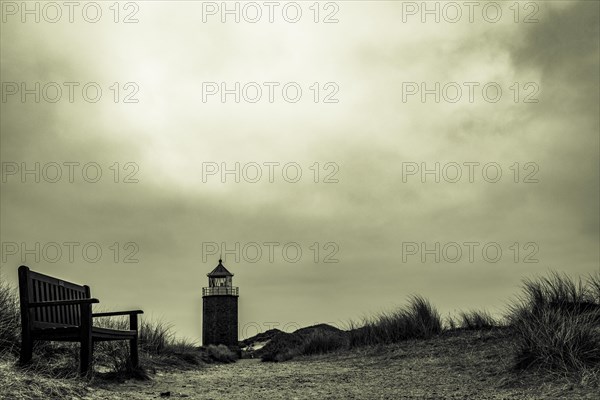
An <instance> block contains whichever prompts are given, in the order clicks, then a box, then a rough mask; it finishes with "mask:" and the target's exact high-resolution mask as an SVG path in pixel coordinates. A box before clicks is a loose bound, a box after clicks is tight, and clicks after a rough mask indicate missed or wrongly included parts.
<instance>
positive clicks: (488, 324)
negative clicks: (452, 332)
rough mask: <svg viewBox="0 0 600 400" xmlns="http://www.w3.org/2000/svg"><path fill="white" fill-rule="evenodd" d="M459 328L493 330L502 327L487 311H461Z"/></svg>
mask: <svg viewBox="0 0 600 400" xmlns="http://www.w3.org/2000/svg"><path fill="white" fill-rule="evenodd" d="M458 321H459V323H458V327H459V328H461V329H466V330H476V331H477V330H482V329H492V328H494V327H497V326H499V325H500V323H499V322H498V321H496V319H495V318H494V317H492V315H491V314H490V313H488V312H487V311H480V310H474V311H461V312H460V313H459V314H458Z"/></svg>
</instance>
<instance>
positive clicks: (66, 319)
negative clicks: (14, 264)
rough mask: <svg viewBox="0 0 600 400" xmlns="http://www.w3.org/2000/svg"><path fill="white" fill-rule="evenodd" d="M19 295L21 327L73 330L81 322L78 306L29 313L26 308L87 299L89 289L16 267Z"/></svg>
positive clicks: (43, 309)
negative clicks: (44, 302)
mask: <svg viewBox="0 0 600 400" xmlns="http://www.w3.org/2000/svg"><path fill="white" fill-rule="evenodd" d="M19 294H20V302H21V319H22V321H21V322H22V323H23V326H29V327H30V328H45V327H60V326H77V325H79V324H80V322H81V318H80V315H79V306H78V305H69V306H55V307H36V308H32V309H29V308H28V304H29V303H37V302H41V301H55V300H76V299H89V298H90V288H89V286H85V285H84V286H82V285H77V284H75V283H71V282H67V281H63V280H61V279H58V278H54V277H52V276H49V275H44V274H40V273H39V272H34V271H31V270H30V269H29V268H28V267H26V266H24V265H22V266H21V267H19ZM28 309H29V312H27V310H28Z"/></svg>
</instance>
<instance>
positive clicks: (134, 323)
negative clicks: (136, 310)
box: [129, 314, 140, 368]
mask: <svg viewBox="0 0 600 400" xmlns="http://www.w3.org/2000/svg"><path fill="white" fill-rule="evenodd" d="M129 329H130V330H132V331H135V339H131V340H130V341H129V355H130V357H131V366H132V368H138V367H139V366H140V359H139V356H138V336H139V328H138V316H137V314H130V315H129Z"/></svg>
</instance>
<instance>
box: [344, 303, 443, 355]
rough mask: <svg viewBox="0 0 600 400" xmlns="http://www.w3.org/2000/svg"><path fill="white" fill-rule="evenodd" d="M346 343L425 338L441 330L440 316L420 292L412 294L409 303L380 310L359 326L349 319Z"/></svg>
mask: <svg viewBox="0 0 600 400" xmlns="http://www.w3.org/2000/svg"><path fill="white" fill-rule="evenodd" d="M350 326H351V329H350V330H349V346H350V347H351V348H352V347H360V346H372V345H380V344H390V343H397V342H399V341H402V340H408V339H428V338H431V337H432V336H434V335H437V334H439V333H441V332H442V319H441V317H440V314H439V313H438V311H437V310H436V308H435V307H434V306H433V305H432V304H431V303H430V302H429V301H428V300H427V299H425V298H423V297H421V296H412V297H411V298H410V299H409V302H408V305H407V306H406V307H404V308H400V309H398V310H396V311H394V312H391V313H382V314H380V315H378V316H377V317H375V318H374V319H372V320H366V321H364V323H363V325H362V326H357V325H356V324H354V323H353V322H351V323H350Z"/></svg>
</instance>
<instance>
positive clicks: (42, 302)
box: [19, 265, 144, 376]
mask: <svg viewBox="0 0 600 400" xmlns="http://www.w3.org/2000/svg"><path fill="white" fill-rule="evenodd" d="M19 295H20V304H21V357H20V362H21V364H22V365H23V364H26V363H28V362H29V361H30V360H31V357H32V352H33V342H34V341H36V340H38V341H42V340H43V341H63V342H80V343H81V351H80V359H79V369H80V373H81V375H84V376H85V375H88V374H89V373H90V372H91V370H92V360H93V358H92V357H93V346H94V342H100V341H108V340H129V346H130V360H131V365H132V366H133V367H134V368H135V367H138V365H139V359H138V314H143V313H144V312H143V311H141V310H133V311H118V312H105V313H95V314H94V313H92V304H94V303H99V300H98V299H94V298H92V297H91V295H90V288H89V286H86V285H84V286H81V285H77V284H74V283H71V282H66V281H63V280H61V279H57V278H54V277H51V276H48V275H43V274H40V273H38V272H34V271H31V270H30V269H29V268H28V267H26V266H24V265H22V266H20V267H19ZM115 315H129V330H127V331H125V330H116V329H107V328H101V327H98V326H94V325H93V323H92V321H93V319H94V318H96V317H110V316H115Z"/></svg>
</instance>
